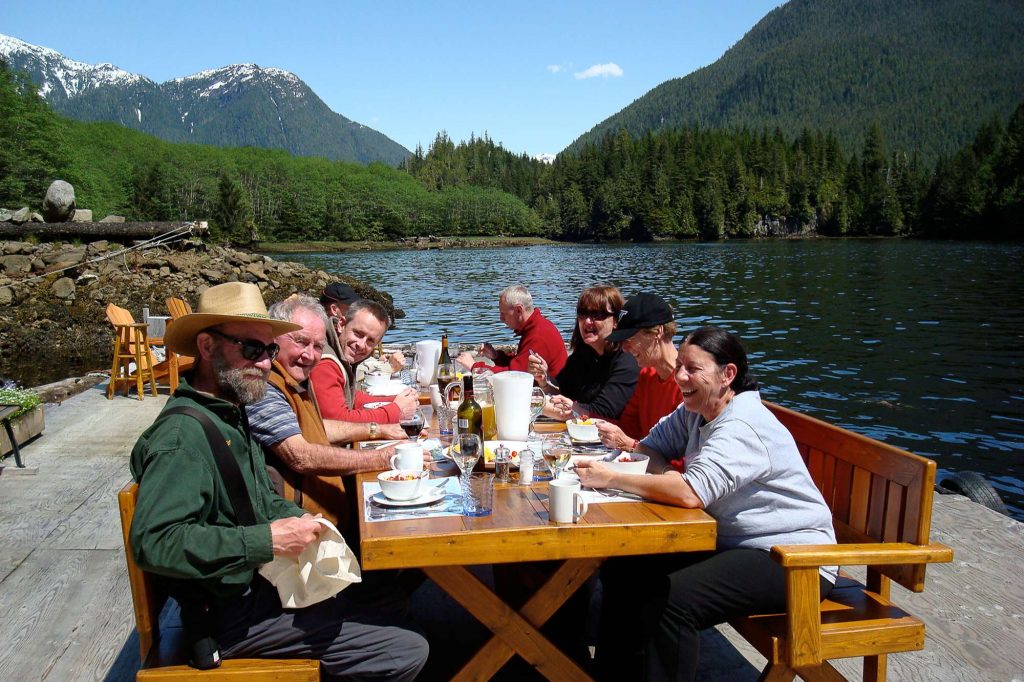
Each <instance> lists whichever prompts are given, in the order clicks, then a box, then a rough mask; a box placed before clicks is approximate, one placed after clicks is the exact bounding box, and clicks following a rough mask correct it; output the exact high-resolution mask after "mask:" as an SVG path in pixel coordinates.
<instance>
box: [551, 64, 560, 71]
mask: <svg viewBox="0 0 1024 682" xmlns="http://www.w3.org/2000/svg"><path fill="white" fill-rule="evenodd" d="M561 70H562V65H561V64H548V71H550V72H551V73H558V72H559V71H561Z"/></svg>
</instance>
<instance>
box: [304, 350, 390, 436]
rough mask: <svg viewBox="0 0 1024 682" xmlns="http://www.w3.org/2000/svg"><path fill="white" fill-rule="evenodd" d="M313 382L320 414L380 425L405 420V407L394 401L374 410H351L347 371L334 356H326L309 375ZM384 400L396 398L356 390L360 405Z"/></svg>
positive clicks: (342, 419)
mask: <svg viewBox="0 0 1024 682" xmlns="http://www.w3.org/2000/svg"><path fill="white" fill-rule="evenodd" d="M309 381H310V383H311V384H312V385H313V392H314V393H315V394H316V402H317V405H319V406H320V416H322V417H323V418H324V419H337V420H339V421H345V422H363V423H366V422H378V423H380V424H397V423H398V422H399V421H401V419H402V410H401V408H400V407H398V405H395V404H394V403H393V402H388V404H387V405H385V406H384V407H377V408H372V409H369V408H365V407H364V408H356V409H349V407H348V405H346V404H345V373H344V372H342V371H341V367H338V364H337V363H336V362H334V361H333V360H331V359H330V358H323V359H321V360H320V362H318V363H317V364H316V367H314V368H313V371H312V372H311V373H310V375H309ZM384 400H387V401H391V400H393V398H378V397H376V396H371V395H368V394H366V393H363V392H362V391H357V392H356V404H357V405H361V404H364V403H367V402H373V401H384Z"/></svg>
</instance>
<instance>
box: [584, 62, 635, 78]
mask: <svg viewBox="0 0 1024 682" xmlns="http://www.w3.org/2000/svg"><path fill="white" fill-rule="evenodd" d="M623 73H624V72H623V70H622V67H621V66H619V65H618V64H616V63H615V62H608V63H607V64H594V65H593V66H591V67H590V68H588V69H585V70H583V71H577V72H576V73H574V74H573V76H575V77H576V78H578V79H580V80H582V79H584V78H596V77H598V76H602V77H603V78H608V77H609V76H614V77H615V78H620V77H621V76H622V74H623Z"/></svg>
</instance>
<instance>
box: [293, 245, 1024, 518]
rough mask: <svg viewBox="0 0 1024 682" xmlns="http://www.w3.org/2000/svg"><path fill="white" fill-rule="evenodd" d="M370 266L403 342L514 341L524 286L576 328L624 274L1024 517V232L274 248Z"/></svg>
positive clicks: (828, 406)
mask: <svg viewBox="0 0 1024 682" xmlns="http://www.w3.org/2000/svg"><path fill="white" fill-rule="evenodd" d="M274 257H275V258H280V259H282V260H293V261H301V262H303V263H306V264H309V265H312V266H315V267H317V268H321V269H323V270H325V271H327V272H333V273H339V274H345V275H351V276H353V277H356V278H358V279H362V280H365V281H367V282H369V283H370V284H372V285H374V286H375V287H377V288H379V289H381V290H384V291H387V292H389V293H390V294H391V295H392V296H394V299H395V304H396V306H398V307H399V308H402V309H403V310H404V311H405V312H406V315H407V317H406V318H405V319H403V320H400V321H399V327H398V328H397V329H395V330H393V331H391V332H389V335H388V337H387V338H386V340H389V341H417V340H420V339H424V338H437V337H439V336H440V329H441V328H442V327H445V328H447V329H448V330H449V332H450V335H451V338H452V339H453V340H454V341H456V342H463V343H465V344H469V343H472V342H476V341H480V340H491V341H495V342H506V343H515V341H516V339H515V337H514V336H513V335H512V333H511V332H510V331H509V330H508V329H506V328H505V327H504V326H503V325H502V324H501V322H500V321H499V320H498V309H497V300H496V299H497V295H498V292H499V291H500V290H501V289H502V288H504V287H505V286H506V285H508V284H514V283H522V284H525V285H527V286H528V287H529V288H530V291H531V292H532V293H533V296H534V301H535V303H536V305H538V306H539V307H540V308H541V309H542V310H543V312H544V314H545V315H546V316H547V317H549V318H550V319H552V320H553V321H554V322H555V323H556V324H557V325H558V327H559V329H562V330H564V333H565V337H566V338H568V330H569V329H571V327H572V324H573V321H574V320H573V312H574V310H575V301H576V297H577V295H578V294H579V292H580V290H582V289H583V288H585V287H587V286H590V285H592V284H597V283H603V282H610V283H612V284H615V285H617V286H618V287H619V288H620V289H622V291H623V293H625V294H626V295H627V296H628V295H629V294H632V293H636V292H638V291H641V290H646V291H653V292H655V293H657V294H658V295H660V296H662V297H663V298H665V299H666V300H668V301H670V302H671V303H672V304H673V306H674V307H675V309H676V311H677V320H678V322H679V323H680V330H681V331H685V330H688V329H692V328H694V327H696V326H698V325H701V324H715V325H719V326H723V327H727V328H729V329H731V330H733V331H735V332H737V333H738V334H739V335H740V336H741V337H742V338H743V339H744V340H745V342H746V344H747V349H748V352H749V353H750V355H751V365H752V368H753V369H754V371H755V372H756V373H757V375H758V377H759V379H760V380H761V382H762V384H763V391H762V393H763V395H764V396H765V397H766V398H767V399H770V400H773V401H776V402H779V403H781V404H783V405H786V406H789V407H793V408H795V409H798V410H802V411H805V412H807V413H809V414H813V415H815V416H818V417H820V418H823V419H825V420H827V421H830V422H832V423H835V424H838V425H840V426H843V427H846V428H849V429H852V430H854V431H858V432H860V433H864V434H866V435H869V436H871V437H873V438H877V439H879V440H882V441H886V442H889V443H892V444H894V445H897V446H899V447H903V448H906V449H908V450H911V451H913V452H916V453H919V454H922V455H925V456H928V457H933V458H934V459H935V460H936V461H937V462H938V464H939V467H940V469H942V470H943V471H940V477H941V476H942V475H943V473H944V472H948V471H956V470H976V471H980V472H982V473H983V474H984V475H985V476H986V477H987V478H988V480H989V481H990V482H991V483H992V485H993V486H995V487H996V488H997V490H998V491H999V493H1000V495H1001V496H1002V497H1003V498H1004V500H1005V501H1006V502H1007V504H1008V506H1009V507H1010V509H1011V512H1012V513H1013V514H1014V515H1015V516H1016V517H1017V518H1019V519H1024V482H1022V478H1024V456H1022V455H1024V388H1022V386H1024V244H985V243H966V244H965V243H945V242H918V241H913V242H912V241H895V240H885V241H863V240H850V241H839V240H835V241H833V240H822V241H772V242H740V243H726V244H659V245H644V246H635V245H625V246H591V245H580V246H533V247H525V248H512V249H509V248H504V249H485V250H465V251H457V250H456V251H451V250H450V251H392V252H374V253H356V254H307V255H302V256H296V255H275V256H274Z"/></svg>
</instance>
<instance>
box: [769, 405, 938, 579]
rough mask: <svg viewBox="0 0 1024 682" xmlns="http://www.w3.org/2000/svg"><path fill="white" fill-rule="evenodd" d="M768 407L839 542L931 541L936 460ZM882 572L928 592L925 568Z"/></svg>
mask: <svg viewBox="0 0 1024 682" xmlns="http://www.w3.org/2000/svg"><path fill="white" fill-rule="evenodd" d="M765 405H766V406H767V407H768V408H769V409H770V410H771V411H772V412H773V413H774V414H775V416H776V417H777V418H778V419H779V421H781V422H782V424H783V425H784V426H785V427H786V428H787V429H788V430H789V432H790V433H791V434H792V435H793V438H794V440H796V442H797V447H798V448H799V450H800V454H801V455H802V456H803V457H804V461H805V462H806V463H807V470H808V471H809V472H810V474H811V478H812V479H813V480H814V482H815V484H816V485H817V486H818V489H819V490H820V491H821V494H822V497H824V498H825V502H826V503H827V504H828V506H829V508H830V509H831V510H832V515H833V524H834V526H835V530H836V539H837V540H838V541H839V542H841V543H851V542H910V543H914V544H919V545H923V544H927V543H928V542H929V533H930V526H931V505H932V489H933V487H934V485H935V462H933V461H932V460H930V459H927V458H925V457H920V456H918V455H915V454H913V453H910V452H907V451H906V450H901V449H900V448H897V447H894V446H892V445H887V444H885V443H882V442H880V441H877V440H874V439H872V438H868V437H866V436H862V435H860V434H856V433H853V432H851V431H847V430H845V429H841V428H839V427H836V426H833V425H831V424H828V423H827V422H823V421H821V420H819V419H815V418H813V417H809V416H807V415H805V414H801V413H799V412H795V411H793V410H789V409H787V408H784V407H781V406H779V405H774V404H772V403H765ZM878 570H879V572H881V573H883V574H885V575H887V576H889V577H890V578H892V579H893V580H895V581H896V582H898V583H899V584H901V585H903V586H904V587H906V588H907V589H909V590H913V591H915V592H920V591H921V590H923V589H924V571H925V567H924V565H896V566H885V567H878Z"/></svg>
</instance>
